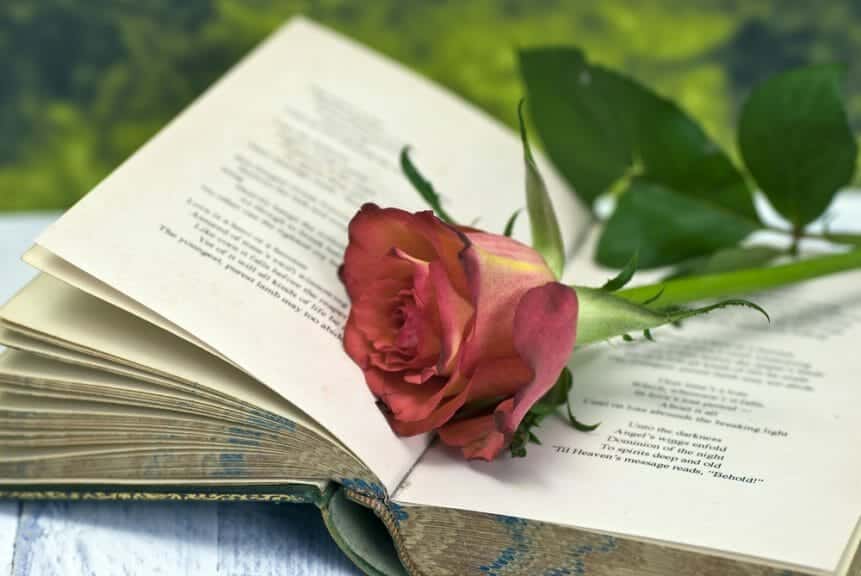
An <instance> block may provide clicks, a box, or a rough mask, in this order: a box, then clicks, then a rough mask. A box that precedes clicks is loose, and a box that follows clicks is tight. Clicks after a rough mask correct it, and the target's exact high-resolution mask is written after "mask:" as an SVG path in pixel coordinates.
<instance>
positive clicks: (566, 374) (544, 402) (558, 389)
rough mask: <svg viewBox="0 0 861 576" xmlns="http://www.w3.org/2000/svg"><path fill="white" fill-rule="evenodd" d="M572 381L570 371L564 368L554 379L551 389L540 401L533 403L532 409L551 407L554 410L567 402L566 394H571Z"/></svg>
mask: <svg viewBox="0 0 861 576" xmlns="http://www.w3.org/2000/svg"><path fill="white" fill-rule="evenodd" d="M573 381H574V380H573V378H572V376H571V370H569V369H568V367H567V366H566V367H565V368H563V369H562V372H561V373H560V374H559V378H557V379H556V384H554V385H553V388H551V389H550V390H548V391H547V393H546V394H545V395H544V396H543V397H542V398H541V400H539V401H538V402H536V403H535V406H533V409H534V408H535V407H539V408H540V407H542V406H551V407H552V408H553V409H554V410H555V409H556V407H557V406H561V405H562V404H564V403H566V402H568V394H569V393H570V392H571V385H572V383H573Z"/></svg>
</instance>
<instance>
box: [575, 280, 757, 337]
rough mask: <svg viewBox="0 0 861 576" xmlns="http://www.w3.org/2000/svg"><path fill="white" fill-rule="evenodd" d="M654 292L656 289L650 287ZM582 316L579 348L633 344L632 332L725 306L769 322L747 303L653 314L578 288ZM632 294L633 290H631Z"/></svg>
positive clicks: (625, 301) (731, 301) (617, 298)
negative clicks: (739, 308)
mask: <svg viewBox="0 0 861 576" xmlns="http://www.w3.org/2000/svg"><path fill="white" fill-rule="evenodd" d="M650 288H651V289H652V290H654V286H651V287H650ZM575 289H576V291H577V299H578V300H579V303H580V312H579V315H578V320H577V346H585V345H587V344H591V343H594V342H600V341H604V340H609V339H610V338H615V337H617V336H621V337H622V338H623V339H624V340H626V341H630V340H632V338H631V337H630V335H629V333H630V332H642V331H645V330H650V329H652V328H657V327H658V326H663V325H665V324H671V323H674V322H678V321H680V320H685V319H687V318H692V317H694V316H699V315H701V314H706V313H708V312H711V311H713V310H718V309H720V308H724V307H726V306H746V307H751V308H754V309H756V310H758V311H759V312H761V313H762V314H764V315H765V317H766V318H768V314H766V312H765V310H763V309H762V308H760V307H759V306H757V305H756V304H754V303H752V302H749V301H747V300H741V299H737V298H733V299H728V300H724V301H722V302H717V303H715V304H710V305H708V306H702V307H699V308H692V309H672V310H666V311H661V310H652V309H650V308H646V307H645V306H642V305H640V304H635V303H634V302H632V301H630V300H628V299H625V298H622V297H620V296H618V295H616V294H611V293H609V292H605V291H603V290H599V289H595V288H586V287H583V286H577V287H576V288H575ZM632 291H633V290H632Z"/></svg>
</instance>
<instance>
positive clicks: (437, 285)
mask: <svg viewBox="0 0 861 576" xmlns="http://www.w3.org/2000/svg"><path fill="white" fill-rule="evenodd" d="M430 281H431V284H432V286H433V291H434V295H435V297H436V303H437V310H438V312H439V322H440V340H441V350H440V356H439V361H438V362H437V366H436V371H437V373H439V374H451V373H452V371H453V370H454V363H455V360H457V355H458V352H459V351H460V346H461V343H462V342H463V339H464V335H465V333H466V327H467V324H468V323H469V321H470V320H471V319H472V315H473V308H472V306H471V305H470V303H469V302H468V301H467V300H466V299H464V298H463V297H462V296H461V295H460V294H459V293H458V291H457V290H456V289H455V287H454V285H453V284H452V282H451V279H450V278H449V276H448V274H447V271H446V269H445V267H444V266H443V265H442V264H441V263H440V262H438V261H436V262H431V264H430Z"/></svg>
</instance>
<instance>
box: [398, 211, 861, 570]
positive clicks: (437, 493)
mask: <svg viewBox="0 0 861 576" xmlns="http://www.w3.org/2000/svg"><path fill="white" fill-rule="evenodd" d="M852 200H853V202H851V203H848V202H844V203H843V204H842V207H843V208H846V210H843V211H838V212H837V213H838V214H840V215H841V218H840V221H839V223H837V224H835V226H836V228H834V229H837V230H845V229H852V227H853V226H854V227H857V226H858V224H859V222H861V201H860V200H861V199H859V198H857V195H856V197H855V198H853V199H852ZM584 268H585V266H584ZM596 270H598V269H597V268H596ZM859 288H861V272H851V273H844V274H840V275H836V276H832V277H828V278H824V279H820V280H816V281H814V282H810V283H806V284H802V285H797V286H793V287H788V288H785V289H782V290H779V291H774V292H770V293H766V294H758V295H754V296H752V297H751V299H752V300H754V301H755V302H757V303H759V304H761V305H763V306H764V307H765V308H766V310H767V311H768V312H769V314H770V315H771V318H772V322H771V323H770V324H769V323H768V322H767V321H766V320H765V319H764V318H762V317H761V316H760V315H759V314H757V313H755V312H752V311H749V310H733V311H721V312H719V314H720V316H716V315H715V316H710V317H706V318H702V319H692V320H690V321H686V322H685V323H684V325H683V327H682V328H681V329H675V328H661V329H658V330H655V331H654V336H655V339H656V340H657V342H656V343H652V342H648V341H645V340H642V339H641V340H640V341H638V342H634V343H625V342H623V341H622V340H621V339H617V340H618V341H614V342H611V343H605V344H598V345H594V346H590V347H588V348H585V349H582V350H578V351H577V352H576V353H575V354H574V356H573V359H572V362H571V365H570V367H571V370H572V372H573V375H574V391H573V394H574V405H573V406H574V413H575V415H576V416H577V418H578V419H579V420H581V421H582V422H585V423H590V424H591V423H595V422H600V423H601V425H600V427H599V428H598V429H597V430H596V431H594V432H590V433H583V432H577V431H575V430H574V429H573V428H571V427H570V426H569V425H568V424H567V423H566V422H565V421H564V420H563V419H562V417H561V416H559V417H554V418H550V419H548V421H546V422H545V423H544V424H542V426H541V427H540V428H538V429H537V430H536V434H537V435H538V436H539V438H540V439H541V442H542V445H540V446H539V445H534V444H530V445H529V446H528V456H527V458H526V459H512V458H510V457H505V458H502V459H500V460H498V461H496V462H493V463H480V462H470V463H467V462H464V461H463V460H462V459H461V458H460V457H459V454H458V453H456V452H454V451H452V450H450V449H447V448H446V447H444V446H441V445H439V444H436V445H434V446H433V447H432V448H431V449H430V450H429V451H428V453H427V454H426V455H425V456H424V457H423V458H422V460H421V461H420V462H419V463H418V465H417V466H416V468H415V469H414V470H413V471H412V472H411V474H410V475H409V476H408V477H407V479H406V480H405V481H404V484H403V485H402V487H401V488H400V489H399V490H398V492H397V493H396V494H395V498H396V500H397V501H398V502H400V503H403V504H415V505H424V506H439V507H449V508H458V509H463V510H471V511H478V512H486V513H492V514H502V515H507V516H516V517H522V518H526V519H531V520H536V521H543V522H550V523H555V524H562V525H569V526H574V527H578V528H583V529H591V530H598V531H604V532H609V533H614V534H619V535H625V536H629V537H633V538H639V539H649V540H657V541H662V542H667V543H671V544H675V545H682V546H686V547H696V548H701V549H704V550H707V551H709V550H710V551H712V552H716V553H720V554H736V555H742V556H746V557H749V558H754V559H760V560H767V561H770V562H776V563H780V564H783V565H788V566H797V567H803V568H807V569H814V570H822V571H827V572H828V573H833V571H834V570H835V569H836V567H837V566H838V564H839V563H840V561H841V558H842V557H844V553H845V550H846V549H847V547H848V546H849V542H850V540H851V539H852V535H853V532H854V531H855V528H856V525H857V524H858V522H859V518H861V490H859V484H858V479H859V478H861V458H859V454H861V429H859V427H858V421H857V413H858V409H859V406H861V386H859V374H861V354H859V353H858V350H859V347H858V346H859V345H858V343H859V342H861V290H859ZM844 562H845V560H844Z"/></svg>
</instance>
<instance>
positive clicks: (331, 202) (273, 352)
mask: <svg viewBox="0 0 861 576" xmlns="http://www.w3.org/2000/svg"><path fill="white" fill-rule="evenodd" d="M405 144H410V145H412V146H413V147H414V150H415V160H416V161H417V163H419V164H420V165H421V167H422V169H423V170H424V171H425V172H426V173H427V174H428V175H429V176H431V177H432V178H433V180H434V183H435V185H436V187H437V189H438V190H439V191H440V192H441V193H442V194H443V195H444V196H445V198H446V202H447V206H448V208H449V209H450V211H451V212H453V213H454V214H455V215H457V216H458V217H459V218H461V219H462V220H463V221H464V222H470V221H472V220H473V219H474V218H476V217H480V218H481V222H480V223H481V225H482V226H486V227H488V228H490V229H495V230H501V229H502V227H503V225H504V223H505V221H506V219H507V218H508V216H509V215H510V214H511V213H512V212H513V211H514V210H516V209H518V208H520V207H522V206H523V205H524V198H523V188H524V169H523V159H522V150H521V147H520V143H519V140H518V138H517V137H516V136H515V135H514V134H513V133H511V131H509V130H508V129H506V128H503V127H502V126H500V125H499V124H497V123H495V122H493V121H491V120H489V119H488V118H487V117H485V116H484V115H483V114H482V113H480V112H477V111H476V110H474V109H472V108H471V107H469V106H467V105H465V104H464V103H463V102H462V101H460V100H458V99H456V98H454V97H453V96H451V95H449V94H447V93H445V92H443V91H441V90H439V89H438V88H436V87H434V86H432V85H430V84H429V83H428V82H427V81H425V80H423V79H421V78H419V77H417V76H415V75H412V74H410V73H408V72H406V71H404V70H403V69H401V68H400V67H398V66H396V65H394V64H393V63H391V62H389V61H386V60H384V59H382V58H380V57H378V56H376V55H374V54H372V53H370V52H369V51H368V50H366V49H364V48H362V47H359V46H357V45H354V44H352V43H350V42H348V41H346V40H344V39H342V38H339V37H337V36H335V35H334V34H332V33H331V32H328V31H325V30H322V29H320V28H318V27H316V26H315V25H313V24H311V23H309V22H307V21H304V20H296V21H293V22H291V23H290V24H289V25H287V26H286V27H284V28H283V29H282V30H281V31H279V32H277V33H276V34H275V35H274V36H273V37H271V38H270V39H269V40H268V41H267V42H266V43H265V44H263V45H262V46H261V47H260V48H258V49H257V50H255V51H254V52H253V53H252V54H251V55H250V56H249V57H247V58H246V59H245V60H244V61H243V62H242V63H241V64H240V65H239V66H238V67H237V68H235V69H234V70H232V71H231V72H230V73H228V74H227V75H226V76H225V77H224V78H223V79H222V80H221V81H219V82H218V83H217V84H216V85H215V86H214V87H213V88H212V89H210V90H209V92H207V93H206V94H205V95H204V96H203V97H202V98H201V99H200V100H198V101H197V102H196V103H195V104H193V105H192V106H191V107H190V108H189V109H188V110H186V111H185V112H184V113H183V114H181V115H180V116H179V117H178V118H177V119H176V120H175V121H174V122H173V123H172V124H170V125H169V126H168V127H167V128H165V129H164V130H162V132H160V133H159V134H158V135H157V136H156V137H155V138H153V140H151V141H150V142H149V143H148V144H147V145H145V146H144V147H143V148H142V149H141V150H140V151H139V152H137V153H136V154H135V155H134V156H133V157H132V158H131V159H130V160H128V161H127V162H126V163H125V164H124V165H123V166H121V167H120V168H119V169H118V170H117V171H115V172H114V173H113V174H112V175H111V176H110V177H109V178H107V179H106V180H105V181H104V182H103V183H102V184H100V185H99V186H98V187H97V188H96V189H95V190H94V191H93V192H92V193H90V194H89V195H88V196H87V197H86V198H84V200H82V201H81V202H80V203H79V204H78V205H77V206H76V207H75V208H74V209H72V210H71V211H70V212H69V213H68V214H67V215H66V216H64V217H63V218H62V219H61V220H60V221H59V222H58V223H57V224H56V225H54V226H53V227H52V228H50V229H49V230H48V232H47V233H46V234H45V235H43V236H42V237H41V238H40V239H39V240H38V244H39V245H40V246H41V247H43V248H44V249H45V250H47V251H48V252H50V253H52V254H54V255H55V256H57V257H58V258H60V259H62V260H63V261H65V262H67V263H68V264H69V265H71V266H73V267H75V268H77V269H80V271H82V272H83V273H84V274H86V275H88V276H89V277H91V278H94V279H95V280H97V281H99V282H102V283H104V284H106V285H107V286H109V287H110V288H111V289H113V290H116V291H118V292H120V293H121V294H123V295H124V296H125V297H127V298H129V299H131V300H132V301H134V302H136V303H138V304H140V305H141V306H143V307H144V308H146V309H148V310H149V311H152V312H153V313H154V314H157V315H158V316H160V317H162V318H164V319H165V320H167V321H168V322H170V323H172V324H174V325H176V326H177V327H178V328H180V329H181V330H183V331H185V332H186V333H188V334H193V335H194V337H195V338H196V339H199V340H200V341H202V342H204V343H205V344H206V345H207V346H208V347H210V348H212V349H213V350H215V351H217V352H218V353H220V354H222V355H223V356H225V357H226V358H228V359H229V360H230V361H231V362H233V363H235V364H236V365H238V366H240V367H241V368H242V369H243V370H244V371H246V372H248V373H249V374H251V375H253V376H254V377H255V378H257V379H259V380H260V381H261V382H263V383H265V384H266V385H267V386H269V387H270V388H272V389H273V390H275V391H277V392H278V393H279V394H281V395H282V396H284V397H285V398H288V399H289V400H290V401H291V402H292V403H294V404H295V405H296V406H298V407H299V408H300V409H302V410H303V411H305V412H306V413H308V414H309V415H310V416H311V417H313V418H314V419H315V420H317V421H318V422H320V424H321V425H323V426H324V427H325V428H326V429H328V430H329V431H331V432H332V433H333V434H334V435H335V436H336V437H337V438H339V439H340V440H341V441H342V442H344V443H345V444H346V445H347V446H349V447H350V448H351V449H352V450H353V451H354V452H355V453H356V454H357V455H358V456H359V457H360V458H361V459H362V460H363V461H364V462H365V463H366V464H367V465H368V466H369V467H370V468H371V469H372V470H373V471H374V473H376V474H377V475H378V476H379V477H380V478H381V480H382V481H383V483H384V484H385V485H386V486H387V487H389V488H393V487H394V486H396V485H397V483H398V482H399V481H400V479H401V478H402V477H403V476H404V475H405V473H406V472H407V470H408V469H409V468H410V467H411V466H412V464H413V463H414V462H415V460H416V459H417V458H418V456H419V455H420V454H421V453H422V451H423V450H424V448H425V446H426V444H427V441H428V439H427V438H414V439H401V438H397V437H396V436H395V435H394V434H393V433H392V432H391V430H390V429H389V427H388V424H387V422H386V421H385V418H384V417H383V416H382V414H380V413H379V411H378V409H377V408H376V406H375V402H374V398H373V397H372V395H371V394H370V392H369V391H368V390H367V388H366V386H365V384H364V382H363V378H362V375H361V372H360V371H359V370H358V369H357V368H356V367H355V366H354V365H353V364H352V362H351V361H350V360H349V358H347V356H346V355H345V354H344V353H343V351H342V349H341V342H340V335H341V330H342V326H343V323H344V320H345V316H346V313H347V299H346V295H345V292H344V290H343V288H342V287H341V285H340V282H339V281H338V279H337V274H336V271H337V266H338V264H339V263H340V260H341V257H342V252H343V249H344V245H345V241H346V228H345V226H346V222H347V220H348V219H349V218H350V216H351V215H352V214H353V213H354V212H355V210H356V209H357V208H358V207H359V206H360V205H361V204H362V203H364V202H368V201H374V202H376V203H378V204H381V205H398V206H402V207H405V208H410V209H420V208H425V206H424V205H423V204H422V202H421V201H420V200H419V198H418V196H417V194H416V193H415V192H414V191H413V190H412V189H411V187H410V185H409V184H408V182H407V181H406V179H405V178H404V177H403V175H402V174H401V173H400V169H399V166H398V153H399V151H400V149H401V148H402V146H404V145H405ZM548 180H549V182H550V183H551V187H552V188H553V193H554V194H555V198H556V200H557V205H558V208H559V212H560V214H562V215H563V217H564V218H563V220H564V223H563V226H564V229H566V230H570V231H572V235H573V232H574V230H575V228H576V226H575V223H577V222H579V221H580V219H582V218H583V213H582V211H578V209H577V207H576V205H575V204H574V200H573V198H572V197H571V196H570V195H568V193H567V192H566V191H565V190H564V189H563V187H562V186H561V185H560V184H559V180H558V179H557V178H555V177H554V176H553V174H552V173H548ZM572 237H573V236H572ZM64 279H65V280H67V281H69V282H70V283H73V284H75V283H76V279H75V277H74V275H72V276H71V277H64Z"/></svg>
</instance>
